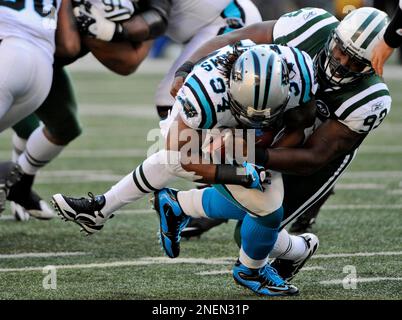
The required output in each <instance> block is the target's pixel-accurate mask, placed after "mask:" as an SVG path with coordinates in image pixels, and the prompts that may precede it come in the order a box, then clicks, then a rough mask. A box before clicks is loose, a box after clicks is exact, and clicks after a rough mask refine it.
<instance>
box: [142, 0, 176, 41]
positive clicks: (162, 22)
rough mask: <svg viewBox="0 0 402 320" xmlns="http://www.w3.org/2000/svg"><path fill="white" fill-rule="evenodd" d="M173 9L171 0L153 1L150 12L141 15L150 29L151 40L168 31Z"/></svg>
mask: <svg viewBox="0 0 402 320" xmlns="http://www.w3.org/2000/svg"><path fill="white" fill-rule="evenodd" d="M171 7H172V1H171V0H151V1H150V3H149V10H147V11H145V12H144V13H142V14H141V16H142V18H143V19H144V20H145V22H146V23H147V25H148V27H149V38H150V39H154V38H156V37H158V36H160V35H161V34H163V33H164V32H165V31H166V28H167V25H168V19H169V14H170V9H171Z"/></svg>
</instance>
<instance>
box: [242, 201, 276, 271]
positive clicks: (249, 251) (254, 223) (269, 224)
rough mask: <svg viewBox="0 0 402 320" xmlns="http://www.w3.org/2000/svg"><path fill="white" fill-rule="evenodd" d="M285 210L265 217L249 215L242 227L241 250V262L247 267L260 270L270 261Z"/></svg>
mask: <svg viewBox="0 0 402 320" xmlns="http://www.w3.org/2000/svg"><path fill="white" fill-rule="evenodd" d="M282 217H283V208H282V207H280V208H279V209H278V210H276V211H275V212H273V213H271V214H269V215H266V216H264V217H255V216H251V215H250V214H247V215H246V216H245V217H244V220H243V224H242V226H241V230H240V232H241V248H240V257H239V260H240V262H241V263H242V264H244V265H245V266H246V267H249V268H253V269H258V268H261V267H263V266H264V265H265V264H266V263H267V260H268V255H269V253H270V252H271V250H272V248H273V247H274V245H275V242H276V239H277V237H278V232H279V225H280V223H281V220H282Z"/></svg>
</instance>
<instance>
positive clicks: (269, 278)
mask: <svg viewBox="0 0 402 320" xmlns="http://www.w3.org/2000/svg"><path fill="white" fill-rule="evenodd" d="M260 275H261V276H262V277H263V279H264V282H263V283H262V285H261V286H264V285H266V284H273V285H274V286H283V285H285V284H286V281H285V280H283V279H282V278H281V276H280V275H279V274H278V272H277V271H276V270H275V268H273V267H272V266H271V265H270V264H266V265H265V266H264V267H263V269H262V270H260Z"/></svg>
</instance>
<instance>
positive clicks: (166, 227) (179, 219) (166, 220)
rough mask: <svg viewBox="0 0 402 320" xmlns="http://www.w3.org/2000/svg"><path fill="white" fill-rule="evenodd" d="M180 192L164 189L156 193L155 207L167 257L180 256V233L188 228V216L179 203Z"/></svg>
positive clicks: (162, 244) (162, 243) (161, 240)
mask: <svg viewBox="0 0 402 320" xmlns="http://www.w3.org/2000/svg"><path fill="white" fill-rule="evenodd" d="M177 192H178V190H175V189H169V188H164V189H162V190H159V191H157V192H155V193H154V197H153V199H152V202H153V207H154V209H155V210H156V212H157V213H158V217H159V225H160V234H159V237H160V243H161V246H162V248H163V250H164V251H165V253H166V255H167V256H169V257H170V258H176V257H177V256H179V254H180V239H181V236H180V233H181V231H182V230H183V229H184V228H185V227H186V226H187V224H188V222H189V221H190V217H188V216H186V215H185V214H184V212H183V210H182V209H181V207H180V205H179V202H178V201H177Z"/></svg>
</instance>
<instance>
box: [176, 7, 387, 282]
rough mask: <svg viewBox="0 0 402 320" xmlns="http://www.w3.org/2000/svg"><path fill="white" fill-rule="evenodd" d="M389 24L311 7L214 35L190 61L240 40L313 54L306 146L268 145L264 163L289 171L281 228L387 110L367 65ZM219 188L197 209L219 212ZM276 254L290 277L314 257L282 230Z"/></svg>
mask: <svg viewBox="0 0 402 320" xmlns="http://www.w3.org/2000/svg"><path fill="white" fill-rule="evenodd" d="M387 22H388V18H387V15H386V14H385V13H384V12H382V11H379V10H376V9H373V8H360V9H357V10H354V11H352V12H351V13H349V14H348V15H347V16H346V17H345V18H344V19H343V21H342V22H341V23H339V21H337V19H336V18H335V17H334V16H332V15H331V14H330V13H328V12H326V11H325V10H322V9H317V8H306V9H301V10H298V11H295V12H291V13H288V14H285V15H283V16H282V17H281V18H280V19H279V20H277V21H267V22H263V23H260V24H255V25H253V26H250V27H246V28H244V29H240V30H238V31H236V32H234V33H231V34H230V35H226V36H221V37H217V38H216V39H214V40H212V41H210V42H209V43H206V44H205V45H204V46H203V47H202V48H201V49H200V51H199V52H197V54H196V55H194V56H193V57H192V58H191V59H190V60H191V61H197V59H199V56H202V55H205V54H208V53H209V52H211V51H213V50H215V49H216V48H217V47H219V46H220V45H222V44H230V43H233V42H235V41H238V39H242V38H251V39H252V40H253V41H255V42H256V43H271V42H274V43H279V44H286V45H289V46H294V47H298V48H300V49H303V50H305V51H306V52H308V53H309V54H310V56H311V57H314V61H315V65H316V68H317V78H318V84H319V88H318V91H317V94H316V99H317V114H316V121H315V125H314V126H313V127H312V130H311V131H310V132H309V137H308V139H307V140H306V142H305V143H304V147H302V148H281V149H267V150H266V157H267V158H266V159H267V160H266V162H265V167H266V168H269V169H272V170H278V171H280V172H283V173H284V174H283V182H284V189H285V192H284V201H283V208H284V219H283V221H282V223H281V228H284V227H285V226H287V225H288V224H289V223H290V222H291V221H292V220H294V219H295V218H297V217H298V216H301V215H303V214H304V213H305V212H306V211H308V210H309V209H311V208H312V207H313V206H314V204H316V203H317V202H318V201H319V200H320V199H322V198H323V197H325V195H326V194H328V192H329V191H330V190H331V188H332V187H333V186H334V184H335V183H336V181H337V180H338V179H339V177H340V176H341V175H342V173H343V172H345V170H346V168H347V167H348V166H349V164H350V163H351V162H352V160H353V158H354V157H355V155H356V153H357V151H358V147H359V146H360V145H361V143H362V142H363V141H364V139H365V138H366V137H367V135H368V134H369V133H370V132H372V131H373V130H374V129H376V128H377V127H378V126H379V125H380V124H381V123H382V121H383V120H384V118H385V117H386V115H387V114H388V113H389V111H390V108H391V97H390V95H389V91H388V88H387V85H386V84H385V83H384V82H383V79H382V78H380V77H378V76H376V75H375V73H374V70H373V68H372V66H371V64H370V58H371V52H372V48H374V46H375V45H376V44H377V43H378V42H379V41H380V39H381V37H382V34H383V33H384V30H385V28H386V26H387ZM187 67H188V66H187ZM182 71H183V70H182ZM182 81H183V79H182V77H181V76H179V77H177V78H176V79H175V84H174V88H173V89H172V91H173V92H175V91H176V90H177V88H179V87H181V83H182ZM214 193H215V197H211V199H212V200H211V201H210V202H208V203H204V202H203V200H204V198H201V200H200V201H201V202H200V201H198V203H199V204H194V207H195V206H198V207H199V206H201V207H202V206H203V207H204V210H206V209H205V208H206V207H207V208H208V210H209V211H216V212H219V210H221V209H220V208H218V207H216V206H215V204H216V203H219V201H217V200H216V199H217V198H219V197H221V196H220V194H219V193H218V192H216V191H214ZM186 196H187V197H191V194H189V193H187V195H186ZM180 197H181V193H180V192H179V194H178V198H179V199H180ZM194 199H199V198H194ZM187 201H188V202H191V199H190V200H187ZM323 202H324V201H321V203H320V205H322V203H323ZM180 204H181V203H180ZM226 205H227V206H228V205H229V204H226ZM227 206H226V209H227V208H228V207H227ZM315 210H316V211H317V212H318V209H315ZM186 212H188V211H186ZM271 256H273V257H280V258H278V259H276V260H275V261H274V262H273V266H275V268H277V270H278V271H279V274H280V275H281V276H282V277H284V278H285V279H291V278H292V277H294V275H295V274H296V273H297V272H298V270H299V269H300V268H301V267H302V266H303V264H304V263H305V262H306V259H308V258H309V257H310V256H311V247H310V241H306V243H305V245H302V242H301V238H300V237H297V236H290V235H289V234H288V233H287V231H286V230H285V229H282V231H281V232H280V234H279V236H278V241H277V243H276V244H275V247H274V249H273V251H272V252H271Z"/></svg>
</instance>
